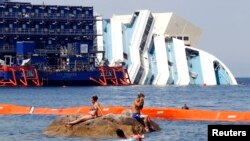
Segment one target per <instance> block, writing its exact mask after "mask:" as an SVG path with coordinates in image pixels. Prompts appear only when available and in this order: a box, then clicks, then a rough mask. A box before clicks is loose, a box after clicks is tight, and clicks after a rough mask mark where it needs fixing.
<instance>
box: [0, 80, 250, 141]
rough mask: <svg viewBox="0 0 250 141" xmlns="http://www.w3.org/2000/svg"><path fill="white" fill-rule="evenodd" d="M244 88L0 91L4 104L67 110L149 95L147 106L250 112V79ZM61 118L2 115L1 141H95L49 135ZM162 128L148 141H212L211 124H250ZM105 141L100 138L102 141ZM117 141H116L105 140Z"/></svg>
mask: <svg viewBox="0 0 250 141" xmlns="http://www.w3.org/2000/svg"><path fill="white" fill-rule="evenodd" d="M237 80H238V83H239V85H238V86H209V87H202V86H188V87H174V86H164V87H156V86H126V87H43V88H39V87H32V88H30V87H27V88H23V87H19V88H12V87H8V88H7V87H0V103H1V104H3V103H9V104H17V105H24V106H35V107H50V108H64V107H73V106H88V105H89V104H90V102H89V99H90V97H91V96H92V95H98V97H99V102H100V103H101V104H102V105H105V106H109V105H110V106H112V105H114V106H118V105H119V106H130V105H131V103H132V101H133V100H134V98H135V97H136V95H137V93H138V92H143V93H144V94H145V95H146V99H145V107H178V108H180V107H181V106H182V105H184V103H186V104H187V105H188V106H189V107H190V108H196V109H197V108H199V109H212V110H237V111H250V102H249V101H250V78H239V79H237ZM56 118H57V116H54V115H0V140H1V141H15V140H17V141H37V140H39V141H40V140H44V141H50V140H51V141H61V140H62V141H74V140H76V141H78V140H79V141H95V140H97V139H86V138H65V137H53V138H51V137H46V136H45V135H43V130H44V129H45V128H46V127H47V126H48V125H49V124H50V123H51V122H52V121H53V120H54V119H56ZM155 121H156V122H157V123H158V124H159V125H160V127H161V128H162V130H161V131H160V132H154V133H150V134H146V135H145V139H144V141H165V140H169V141H207V125H209V124H250V123H237V122H205V121H168V120H155ZM98 140H100V139H98ZM102 140H103V141H112V140H115V139H102Z"/></svg>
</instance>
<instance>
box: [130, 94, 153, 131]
mask: <svg viewBox="0 0 250 141" xmlns="http://www.w3.org/2000/svg"><path fill="white" fill-rule="evenodd" d="M144 98H145V96H144V94H143V93H139V94H138V96H137V98H136V99H135V101H134V102H133V105H132V117H133V118H135V119H136V120H137V121H139V122H140V123H142V124H143V125H144V126H145V130H146V132H149V126H150V118H149V117H148V115H142V114H141V110H142V109H143V105H144Z"/></svg>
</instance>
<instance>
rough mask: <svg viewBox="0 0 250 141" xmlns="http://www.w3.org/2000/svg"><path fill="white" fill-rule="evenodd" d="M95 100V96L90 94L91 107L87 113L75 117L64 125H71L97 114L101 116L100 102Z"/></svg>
mask: <svg viewBox="0 0 250 141" xmlns="http://www.w3.org/2000/svg"><path fill="white" fill-rule="evenodd" d="M97 100H98V97H97V96H92V98H91V104H92V107H91V108H90V111H89V113H88V114H87V115H84V116H82V117H81V118H79V119H76V120H74V121H71V122H68V123H66V126H73V125H75V124H78V123H80V122H84V121H87V120H90V119H94V118H96V117H99V116H103V115H104V114H103V112H102V109H101V107H100V104H99V103H98V102H97Z"/></svg>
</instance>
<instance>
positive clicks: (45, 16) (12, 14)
mask: <svg viewBox="0 0 250 141" xmlns="http://www.w3.org/2000/svg"><path fill="white" fill-rule="evenodd" d="M0 17H1V18H14V19H17V18H18V19H53V20H56V19H58V20H69V19H70V20H81V21H83V20H87V21H88V20H90V21H93V20H96V17H95V16H90V15H85V14H71V13H64V14H61V13H33V12H32V13H30V12H28V13H22V12H0Z"/></svg>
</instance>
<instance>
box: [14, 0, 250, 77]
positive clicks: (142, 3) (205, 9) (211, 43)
mask: <svg viewBox="0 0 250 141" xmlns="http://www.w3.org/2000/svg"><path fill="white" fill-rule="evenodd" d="M15 1H22V2H24V1H25V2H31V3H33V4H42V3H44V4H55V5H82V6H93V7H94V10H95V12H96V13H99V14H101V15H102V16H103V17H104V18H110V17H112V15H113V14H117V15H118V14H132V13H133V12H134V11H136V10H144V9H147V10H150V11H152V12H173V13H175V14H176V15H178V16H180V17H182V18H184V19H186V20H188V21H190V22H191V23H193V24H194V25H196V26H198V27H200V28H201V29H202V35H201V38H200V42H199V44H198V48H199V49H201V50H204V51H206V52H208V53H211V54H213V55H214V56H215V57H217V58H218V59H219V60H221V61H222V62H223V63H224V64H225V65H226V66H227V67H228V68H229V69H230V70H231V72H232V73H233V75H234V76H235V77H250V46H249V43H248V41H250V36H249V33H250V8H249V5H250V1H249V0H15Z"/></svg>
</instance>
